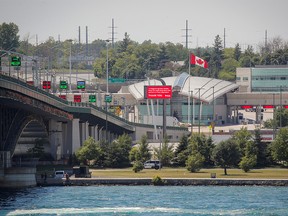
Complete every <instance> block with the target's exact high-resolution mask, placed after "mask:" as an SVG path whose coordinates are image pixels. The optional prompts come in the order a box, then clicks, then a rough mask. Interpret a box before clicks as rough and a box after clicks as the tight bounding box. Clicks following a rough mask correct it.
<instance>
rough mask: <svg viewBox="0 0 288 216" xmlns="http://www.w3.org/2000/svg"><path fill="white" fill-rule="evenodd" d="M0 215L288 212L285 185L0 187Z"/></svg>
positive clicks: (287, 188) (284, 213)
mask: <svg viewBox="0 0 288 216" xmlns="http://www.w3.org/2000/svg"><path fill="white" fill-rule="evenodd" d="M0 215H141V216H144V215H145V216H146V215H149V216H150V215H152V216H154V215H156V216H157V215H161V216H162V215H163V216H164V215H165V216H167V215H169V216H171V215H180V216H181V215H182V216H183V215H245V216H246V215H288V187H259V186H247V187H244V186H230V187H224V186H79V187H78V186H71V187H36V188H28V189H23V190H16V191H3V190H1V191H0Z"/></svg>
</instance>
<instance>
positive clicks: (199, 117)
mask: <svg viewBox="0 0 288 216" xmlns="http://www.w3.org/2000/svg"><path fill="white" fill-rule="evenodd" d="M196 89H198V93H199V113H198V133H199V134H200V119H201V115H200V112H201V97H200V96H201V95H200V90H201V89H204V88H202V87H201V88H196Z"/></svg>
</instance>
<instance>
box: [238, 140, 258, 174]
mask: <svg viewBox="0 0 288 216" xmlns="http://www.w3.org/2000/svg"><path fill="white" fill-rule="evenodd" d="M256 164H257V147H256V145H255V143H254V142H253V141H252V140H248V141H247V144H246V146H245V155H244V156H243V157H242V158H241V161H240V163H239V166H240V168H241V169H242V170H244V172H248V171H249V170H250V169H251V168H253V167H254V166H255V165H256Z"/></svg>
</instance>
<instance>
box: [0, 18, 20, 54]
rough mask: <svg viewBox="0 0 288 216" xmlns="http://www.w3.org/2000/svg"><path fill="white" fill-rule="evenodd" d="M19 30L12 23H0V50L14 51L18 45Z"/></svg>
mask: <svg viewBox="0 0 288 216" xmlns="http://www.w3.org/2000/svg"><path fill="white" fill-rule="evenodd" d="M18 32H19V28H18V26H17V25H16V24H14V23H5V22H4V23H2V24H1V25H0V48H1V49H3V50H11V51H15V50H16V49H17V48H18V47H19V45H20V42H19V35H17V34H18Z"/></svg>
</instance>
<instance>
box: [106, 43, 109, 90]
mask: <svg viewBox="0 0 288 216" xmlns="http://www.w3.org/2000/svg"><path fill="white" fill-rule="evenodd" d="M109 41H110V40H106V42H107V43H106V82H107V86H106V93H107V94H108V93H109V84H108V81H109V76H108V74H109V73H108V72H109V62H108V43H109Z"/></svg>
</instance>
